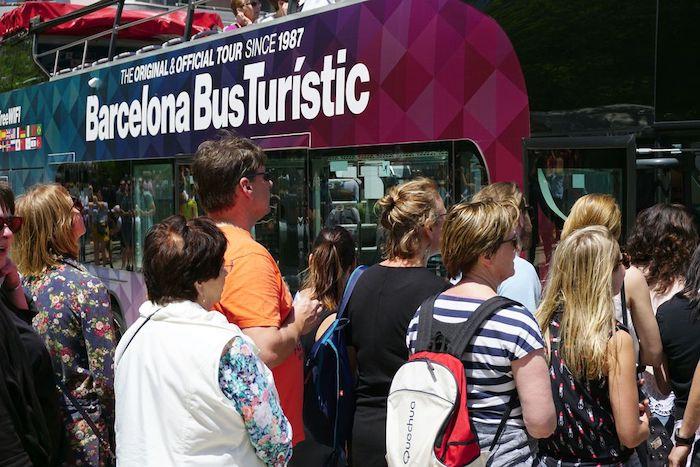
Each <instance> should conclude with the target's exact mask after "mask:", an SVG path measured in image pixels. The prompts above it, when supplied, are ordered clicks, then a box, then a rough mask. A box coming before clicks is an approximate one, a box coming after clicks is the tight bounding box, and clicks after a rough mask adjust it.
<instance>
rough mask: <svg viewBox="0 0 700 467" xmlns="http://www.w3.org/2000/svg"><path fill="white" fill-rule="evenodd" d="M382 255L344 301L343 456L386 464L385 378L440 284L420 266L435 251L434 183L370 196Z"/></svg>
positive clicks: (440, 217)
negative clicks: (352, 395)
mask: <svg viewBox="0 0 700 467" xmlns="http://www.w3.org/2000/svg"><path fill="white" fill-rule="evenodd" d="M377 208H378V209H379V223H380V224H381V226H382V228H383V232H384V248H383V258H382V261H381V262H380V263H379V264H375V265H373V266H370V267H369V268H367V270H366V271H365V272H364V273H363V274H362V276H360V278H359V279H358V281H357V285H356V286H355V288H354V289H353V292H352V295H351V297H350V301H349V302H348V305H347V311H346V313H347V314H346V316H347V318H348V319H349V323H348V325H347V327H346V328H345V329H346V334H347V341H346V342H347V343H348V346H349V350H350V354H351V355H356V361H357V385H356V409H355V418H354V422H353V433H352V443H351V447H352V451H351V458H352V459H353V462H355V463H357V465H363V466H367V467H370V466H384V465H386V459H385V457H384V456H385V454H386V437H385V435H384V433H385V430H386V411H387V397H388V395H389V388H390V386H391V380H392V379H393V378H394V375H395V374H396V372H397V371H398V369H399V367H400V366H401V365H403V364H404V363H405V362H406V360H408V349H407V348H406V342H405V336H406V328H408V323H409V321H410V320H411V318H412V317H413V313H414V312H415V310H416V308H418V306H419V305H420V304H421V302H422V301H423V300H425V299H426V298H427V297H429V296H430V295H433V294H436V293H439V292H441V291H443V290H445V289H446V288H447V286H448V284H447V282H446V281H445V280H444V279H442V278H441V277H439V276H437V275H436V274H435V273H433V272H432V271H430V270H428V268H427V267H426V266H427V263H428V258H430V257H431V256H433V255H435V254H436V253H437V252H438V251H439V249H440V232H441V230H442V224H443V222H444V218H445V206H444V204H443V203H442V199H441V198H440V195H439V194H438V192H437V185H436V184H435V183H434V182H433V181H432V180H429V179H427V178H420V179H416V180H412V181H410V182H407V183H404V184H402V185H397V186H394V187H392V188H390V189H389V190H388V192H387V193H386V194H385V195H384V196H383V197H382V198H381V199H380V200H378V201H377Z"/></svg>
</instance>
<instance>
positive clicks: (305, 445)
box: [0, 134, 700, 466]
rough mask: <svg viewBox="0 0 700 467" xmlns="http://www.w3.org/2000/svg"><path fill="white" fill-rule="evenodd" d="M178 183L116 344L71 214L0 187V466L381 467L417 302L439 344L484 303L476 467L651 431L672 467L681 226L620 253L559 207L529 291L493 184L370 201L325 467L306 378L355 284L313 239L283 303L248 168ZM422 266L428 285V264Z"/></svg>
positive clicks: (236, 152)
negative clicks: (185, 186) (185, 203)
mask: <svg viewBox="0 0 700 467" xmlns="http://www.w3.org/2000/svg"><path fill="white" fill-rule="evenodd" d="M191 171H192V172H191V175H192V177H193V180H194V182H196V184H197V187H198V191H197V196H198V201H199V204H200V206H201V207H202V208H203V209H204V210H205V211H206V213H207V215H206V216H202V217H193V216H187V217H185V216H182V215H178V216H171V217H169V218H167V219H165V220H164V221H162V222H158V223H155V224H154V225H153V226H150V228H149V229H148V233H147V235H146V236H145V239H144V242H143V256H142V257H143V264H142V269H143V274H144V279H145V283H146V288H147V293H148V300H147V301H146V302H145V303H143V305H142V306H141V308H140V310H139V314H140V316H139V318H138V319H137V320H136V322H135V323H133V324H132V325H131V326H130V328H129V329H128V330H127V332H126V333H125V334H124V335H123V336H122V338H121V340H119V342H117V340H116V338H115V334H114V324H113V322H112V315H111V313H110V300H109V296H108V293H107V289H106V287H105V286H104V284H103V283H102V282H101V281H100V280H99V279H98V278H97V277H95V276H93V275H91V274H90V273H89V272H88V271H87V270H86V269H85V267H84V266H82V265H81V263H80V262H79V261H78V259H79V256H80V245H81V240H80V239H81V237H82V236H83V235H85V233H86V227H85V219H84V216H83V210H84V207H83V206H82V205H81V203H80V200H79V199H77V198H76V197H74V196H71V193H70V192H69V191H68V190H67V189H66V188H64V187H63V186H61V185H59V184H42V185H37V186H35V187H33V188H31V189H30V190H29V191H28V192H26V193H25V194H23V195H22V196H21V197H20V198H19V199H18V200H17V203H16V204H15V199H14V195H13V193H12V191H11V190H10V189H9V187H7V186H6V185H1V186H0V222H1V223H2V224H1V225H2V231H0V276H1V277H2V284H1V285H0V339H1V341H0V345H2V348H3V351H2V352H1V353H0V368H1V370H2V378H1V379H0V463H3V464H7V465H36V466H44V465H49V466H52V465H71V466H72V465H90V466H102V465H106V466H107V465H113V464H114V463H115V462H118V463H119V464H120V465H124V466H149V465H150V466H161V465H222V466H223V465H227V466H235V465H239V466H253V465H272V466H283V465H298V466H315V465H318V466H321V465H340V464H339V459H341V460H345V459H347V460H348V462H349V463H350V465H356V466H359V465H362V466H382V465H386V463H387V461H386V452H387V448H388V443H387V441H386V440H387V436H390V435H391V434H390V433H387V418H388V417H389V416H390V411H391V409H390V407H388V404H387V397H388V395H389V392H390V388H391V385H392V380H393V379H394V376H395V374H396V373H397V371H398V370H399V368H400V367H402V365H404V364H405V363H406V362H407V360H408V359H409V357H410V356H411V354H412V353H413V352H415V351H416V346H417V342H418V341H419V333H420V332H421V331H420V330H421V329H425V328H426V327H425V325H424V324H425V318H421V316H422V314H421V307H422V304H425V303H426V299H429V298H430V297H433V298H432V300H433V301H432V302H431V303H432V304H433V305H432V306H433V308H432V325H431V326H432V327H431V326H428V327H427V328H428V329H432V330H433V331H432V332H435V333H436V334H434V336H440V339H444V340H445V342H446V343H447V347H450V336H452V338H453V339H454V336H458V335H459V330H460V329H462V328H463V327H464V326H465V325H466V323H469V321H470V319H471V317H472V316H474V315H475V314H476V313H477V312H478V310H479V309H481V306H482V305H483V304H484V303H486V302H487V301H489V300H490V299H492V298H493V297H496V296H504V297H507V298H509V299H511V300H512V301H511V302H509V303H510V304H509V305H508V306H505V307H503V308H502V309H498V310H496V311H495V312H494V313H493V314H492V315H490V316H489V317H488V318H487V319H486V321H485V322H484V324H483V325H482V326H481V327H479V329H478V330H476V332H475V334H474V337H473V338H472V339H471V340H470V341H469V342H468V343H465V344H466V349H465V350H464V352H463V353H462V354H460V355H459V356H458V357H459V361H460V362H461V364H462V365H463V367H464V371H465V374H466V377H467V380H468V382H469V384H468V386H467V397H466V400H467V403H466V404H467V409H468V411H469V416H470V420H471V424H472V427H473V429H474V430H475V432H476V433H477V435H478V443H479V445H480V447H481V448H482V449H483V450H484V452H485V453H486V456H487V457H488V460H487V461H486V465H489V466H513V465H541V466H568V465H571V466H574V465H583V466H585V465H603V466H618V465H626V466H635V465H651V464H649V459H652V458H653V457H654V455H656V454H658V452H661V448H660V446H659V444H658V443H654V442H649V440H650V433H651V434H652V435H653V434H654V433H658V432H657V431H655V430H654V428H657V429H662V430H665V431H667V432H668V433H672V434H673V439H674V441H675V443H676V446H675V447H673V448H672V450H671V446H668V449H667V450H666V451H665V452H663V455H664V456H666V457H668V459H669V461H668V462H670V465H673V466H681V465H686V463H687V465H690V462H691V459H692V458H693V452H692V450H693V449H694V447H695V445H696V441H697V440H698V438H700V437H698V436H697V435H695V433H696V432H698V426H699V425H700V371H696V367H698V361H699V360H700V339H697V336H698V332H700V321H699V320H698V318H699V317H700V247H699V246H698V245H699V239H698V233H697V231H696V229H695V227H694V223H693V219H692V216H691V215H690V213H689V212H688V211H687V210H686V209H685V208H684V207H682V206H679V205H669V204H660V205H656V206H653V207H651V208H649V209H646V210H644V211H642V212H641V213H640V214H639V216H638V217H637V219H636V222H635V225H634V228H633V231H632V234H631V235H630V237H629V239H628V242H627V244H626V245H620V243H619V242H620V238H621V233H622V216H621V212H620V208H619V206H618V205H617V203H616V202H615V200H614V198H612V197H611V196H609V195H604V194H588V195H585V196H583V197H581V198H579V199H578V200H577V201H576V203H575V204H574V206H573V207H572V209H571V212H570V215H569V216H568V218H567V220H566V223H565V224H564V227H563V230H562V232H561V235H560V239H559V241H558V244H557V246H556V250H555V252H554V255H553V258H552V261H551V263H550V265H549V274H548V277H547V278H546V281H545V282H544V287H542V283H541V282H540V279H539V277H538V276H537V273H536V271H535V269H534V268H533V266H532V265H531V264H530V263H528V262H527V261H526V260H525V259H523V258H521V257H520V253H521V251H523V249H524V248H527V246H528V245H529V243H530V241H531V236H532V224H531V219H530V213H529V211H530V209H529V206H528V204H527V200H526V199H525V197H524V196H523V194H522V193H521V192H520V190H519V189H518V187H517V185H516V184H515V183H505V182H500V183H494V184H492V185H488V186H486V187H484V188H483V189H482V190H481V191H480V192H478V193H476V194H475V195H474V196H473V198H472V199H471V200H469V201H464V202H461V203H458V204H455V205H453V206H451V207H449V208H446V206H445V204H444V202H443V198H442V197H441V196H440V192H439V187H438V186H437V185H436V184H435V183H434V182H433V181H431V180H429V179H426V178H417V179H414V180H412V181H409V182H406V183H404V184H401V185H397V186H393V187H391V188H390V189H389V190H388V191H387V192H386V194H385V196H384V197H383V198H381V199H380V200H379V201H378V202H377V205H376V209H377V211H378V218H379V223H380V224H381V228H382V230H383V232H384V235H383V249H382V251H383V260H382V261H381V262H380V263H378V264H375V265H372V266H370V267H368V268H366V269H364V270H363V272H362V273H361V275H360V276H359V279H357V282H356V283H354V287H352V291H351V293H350V295H349V300H348V301H347V307H346V309H344V315H343V316H344V317H343V324H342V325H343V326H344V327H343V328H342V329H343V333H344V335H345V342H346V343H347V351H348V355H349V362H350V366H351V368H352V372H353V374H354V375H355V376H356V384H355V391H354V406H355V410H354V419H353V420H352V427H353V428H352V432H351V434H350V436H349V439H348V442H347V444H346V446H344V448H345V449H347V458H346V457H345V456H338V455H337V454H338V453H337V452H335V450H334V449H335V447H337V446H336V445H335V444H334V440H333V439H332V438H333V427H332V426H331V425H330V424H329V423H328V421H327V420H326V419H325V418H324V414H325V413H326V411H325V410H324V409H325V408H324V407H319V406H318V397H317V393H316V391H317V390H318V389H319V388H318V387H315V386H314V385H313V384H311V383H310V378H309V376H308V372H309V369H308V368H305V365H304V362H305V359H306V356H307V355H308V354H309V352H310V349H311V348H312V347H313V346H314V343H315V342H316V341H317V340H318V339H319V338H320V337H321V336H322V335H324V333H325V332H326V330H327V329H328V328H329V326H331V324H332V323H333V322H334V320H335V319H336V315H335V313H336V311H337V310H338V307H339V304H340V302H341V299H342V297H343V294H344V291H345V288H346V283H347V282H348V281H349V277H350V275H351V273H353V271H354V270H355V268H356V266H357V263H358V261H357V255H356V251H357V248H356V245H355V242H354V239H353V236H352V235H351V234H350V233H349V232H348V231H347V230H345V229H344V228H343V227H341V226H338V225H336V226H327V227H324V228H323V229H321V231H320V233H319V235H318V237H317V238H316V240H315V241H314V243H313V245H312V251H311V253H310V255H309V258H308V264H309V267H308V270H307V271H306V273H305V276H304V279H303V281H302V286H301V290H300V291H299V292H298V293H297V294H296V296H295V297H292V294H291V293H290V290H289V288H288V286H287V285H286V283H285V282H284V280H283V278H282V275H281V273H280V270H279V268H278V265H277V263H276V261H275V258H274V257H273V256H272V255H271V254H270V252H269V251H267V250H266V249H265V248H264V247H263V246H262V245H261V244H260V243H257V242H256V241H255V240H254V238H253V236H252V235H251V229H252V228H253V227H254V225H255V224H256V222H257V221H259V220H260V219H261V218H263V217H264V216H265V215H266V214H267V213H268V212H269V210H270V190H271V188H272V184H273V183H274V180H273V179H272V177H271V175H270V172H268V171H267V170H266V156H265V153H264V152H263V151H262V150H261V149H260V148H259V147H258V146H256V145H255V144H254V143H253V142H251V141H250V140H247V139H245V138H240V137H237V136H235V135H231V134H224V135H223V136H222V137H220V138H219V139H216V140H212V141H207V142H205V143H203V144H202V145H201V146H200V147H199V149H198V150H197V152H196V154H195V156H194V159H193V163H192V166H191ZM97 202H98V203H99V202H100V201H99V199H98V201H97ZM122 227H123V226H122ZM437 253H440V254H441V258H442V262H443V264H444V267H445V269H446V271H447V276H448V277H449V278H450V279H449V280H448V279H447V278H442V277H439V276H437V275H436V274H435V273H433V272H432V271H430V270H429V269H428V268H427V267H426V266H427V263H428V259H429V258H430V257H432V256H434V255H435V254H437ZM349 289H350V288H349ZM423 316H425V315H423ZM428 316H430V315H428ZM421 323H423V325H421ZM429 337H430V336H429ZM421 339H422V338H421ZM435 339H437V337H435ZM460 368H461V366H460ZM647 369H648V371H646V370H647ZM642 372H644V373H642ZM640 375H641V376H640ZM662 444H663V443H662ZM669 450H670V453H669V452H668V451H669ZM698 451H700V450H698ZM698 455H700V452H698ZM695 462H697V461H695ZM654 465H656V464H654Z"/></svg>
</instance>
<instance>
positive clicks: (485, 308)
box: [452, 295, 521, 360]
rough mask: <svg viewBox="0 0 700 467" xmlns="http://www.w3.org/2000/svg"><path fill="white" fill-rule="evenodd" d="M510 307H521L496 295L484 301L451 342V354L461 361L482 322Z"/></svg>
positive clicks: (513, 301)
mask: <svg viewBox="0 0 700 467" xmlns="http://www.w3.org/2000/svg"><path fill="white" fill-rule="evenodd" d="M510 306H521V305H520V303H518V302H516V301H515V300H511V299H509V298H505V297H501V296H499V295H496V296H495V297H491V298H489V299H488V300H486V301H485V302H484V303H482V304H481V305H479V308H477V309H476V310H475V311H474V313H473V314H472V316H471V317H470V318H469V319H468V320H467V322H466V325H465V326H461V327H460V329H459V331H457V334H456V335H455V338H454V340H453V341H452V342H453V343H454V345H453V346H452V354H453V355H454V356H455V357H457V358H459V359H460V360H461V359H462V355H463V354H464V351H465V350H466V349H467V345H469V341H471V340H472V338H473V337H474V334H476V331H478V329H479V328H480V327H481V326H482V325H483V324H484V322H485V321H486V320H487V319H489V318H490V317H491V316H492V315H493V314H494V313H496V312H497V311H498V310H501V309H503V308H508V307H510Z"/></svg>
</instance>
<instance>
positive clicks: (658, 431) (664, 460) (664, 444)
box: [637, 417, 673, 467]
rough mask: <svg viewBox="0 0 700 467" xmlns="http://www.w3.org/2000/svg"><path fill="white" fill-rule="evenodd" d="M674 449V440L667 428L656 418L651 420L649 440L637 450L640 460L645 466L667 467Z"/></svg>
mask: <svg viewBox="0 0 700 467" xmlns="http://www.w3.org/2000/svg"><path fill="white" fill-rule="evenodd" d="M671 449H673V440H672V439H671V435H670V433H669V432H668V430H667V429H666V427H665V426H664V425H663V423H661V420H659V419H658V418H656V417H651V418H650V419H649V438H647V440H646V442H645V443H642V445H641V446H639V448H638V449H637V454H638V455H639V460H640V462H641V463H642V465H644V466H648V467H665V466H667V465H668V455H669V454H671Z"/></svg>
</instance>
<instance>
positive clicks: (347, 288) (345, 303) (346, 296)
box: [335, 266, 367, 320]
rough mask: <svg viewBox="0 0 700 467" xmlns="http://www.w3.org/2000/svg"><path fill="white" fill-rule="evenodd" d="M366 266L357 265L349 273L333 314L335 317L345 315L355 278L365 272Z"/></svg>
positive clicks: (355, 282) (338, 317)
mask: <svg viewBox="0 0 700 467" xmlns="http://www.w3.org/2000/svg"><path fill="white" fill-rule="evenodd" d="M365 269H367V266H358V267H356V268H355V270H354V271H353V272H352V274H350V277H349V278H348V282H347V284H345V291H344V292H343V298H342V299H341V300H340V305H339V306H338V313H337V314H336V315H335V319H336V320H338V319H341V318H344V317H345V310H346V308H347V307H348V302H349V301H350V296H351V295H352V291H353V289H354V288H355V285H356V284H357V280H358V279H359V278H360V276H361V275H362V273H363V272H365Z"/></svg>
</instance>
